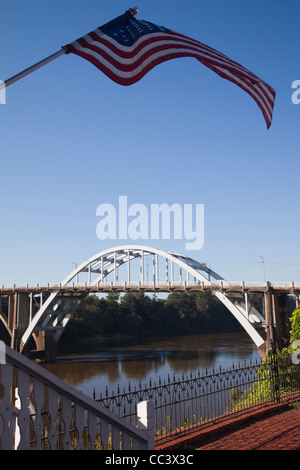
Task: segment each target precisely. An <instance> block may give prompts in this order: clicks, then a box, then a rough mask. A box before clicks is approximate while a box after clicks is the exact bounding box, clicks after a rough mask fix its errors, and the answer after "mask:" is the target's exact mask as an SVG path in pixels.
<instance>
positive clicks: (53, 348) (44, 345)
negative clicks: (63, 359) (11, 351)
mask: <svg viewBox="0 0 300 470" xmlns="http://www.w3.org/2000/svg"><path fill="white" fill-rule="evenodd" d="M34 339H35V343H36V350H34V351H29V354H30V353H31V355H32V356H34V357H37V358H39V359H43V360H44V361H45V362H54V361H55V360H56V352H57V346H58V343H57V341H55V339H54V334H53V331H51V330H46V331H45V330H44V331H39V332H38V333H34Z"/></svg>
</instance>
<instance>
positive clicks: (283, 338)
mask: <svg viewBox="0 0 300 470" xmlns="http://www.w3.org/2000/svg"><path fill="white" fill-rule="evenodd" d="M265 312H266V341H265V353H266V354H267V353H268V352H270V351H274V350H276V349H278V350H279V351H281V350H282V349H283V348H285V347H287V346H288V344H289V339H290V330H291V323H290V316H291V309H290V303H289V297H288V295H287V294H274V293H272V292H270V291H268V292H266V293H265Z"/></svg>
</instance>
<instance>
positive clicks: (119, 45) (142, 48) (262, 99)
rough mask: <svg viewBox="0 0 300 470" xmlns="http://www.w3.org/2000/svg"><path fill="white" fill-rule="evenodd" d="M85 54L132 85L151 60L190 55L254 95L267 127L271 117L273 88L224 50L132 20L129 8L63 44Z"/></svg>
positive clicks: (153, 63) (110, 74)
mask: <svg viewBox="0 0 300 470" xmlns="http://www.w3.org/2000/svg"><path fill="white" fill-rule="evenodd" d="M63 49H64V50H65V52H66V53H67V54H68V53H70V52H71V53H74V54H77V55H79V56H81V57H83V58H84V59H87V60H89V61H90V62H91V63H93V64H94V65H95V66H96V67H97V68H98V69H100V70H101V71H102V72H103V73H105V74H106V75H107V76H108V77H109V78H111V79H112V80H114V81H115V82H117V83H119V84H120V85H132V84H133V83H136V82H137V81H138V80H140V79H141V78H142V77H143V76H144V75H145V74H146V73H147V72H149V70H151V69H152V68H153V67H155V66H156V65H158V64H160V63H162V62H165V61H167V60H170V59H175V58H178V57H194V58H196V59H197V60H199V61H200V62H201V63H202V64H203V65H205V66H206V67H209V68H210V69H211V70H213V71H214V72H216V73H217V74H218V75H220V76H221V77H222V78H226V79H227V80H230V81H231V82H233V83H235V84H236V85H238V86H239V87H240V88H242V89H243V90H244V91H246V92H247V93H248V94H249V95H250V96H252V98H253V99H254V100H255V101H256V103H257V104H258V106H259V107H260V109H261V111H262V113H263V116H264V118H265V121H266V124H267V128H269V127H270V125H271V122H272V114H273V107H274V101H275V91H274V89H273V88H272V87H271V86H269V85H268V84H267V83H265V82H264V81H263V80H261V79H260V78H259V77H257V76H256V75H254V74H253V73H252V72H250V71H249V70H247V69H246V68H244V67H243V66H242V65H240V64H238V63H237V62H234V61H233V60H231V59H230V58H229V57H227V56H226V55H224V54H222V53H221V52H218V51H217V50H215V49H212V48H211V47H209V46H207V45H205V44H203V43H201V42H199V41H196V40H194V39H192V38H189V37H187V36H184V35H182V34H179V33H176V32H174V31H171V30H170V29H168V28H165V27H163V26H157V25H155V24H153V23H150V22H149V21H144V20H137V19H136V18H135V17H134V15H133V13H132V10H128V11H127V12H125V13H124V14H123V15H121V16H119V17H118V18H116V19H114V20H112V21H110V22H109V23H107V24H105V25H104V26H101V27H100V28H97V29H95V30H94V31H91V32H90V33H88V34H86V35H85V36H82V37H81V38H79V39H77V40H76V41H74V42H72V43H70V44H67V45H66V46H64V47H63Z"/></svg>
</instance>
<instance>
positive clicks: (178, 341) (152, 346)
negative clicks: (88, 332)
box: [44, 333, 260, 398]
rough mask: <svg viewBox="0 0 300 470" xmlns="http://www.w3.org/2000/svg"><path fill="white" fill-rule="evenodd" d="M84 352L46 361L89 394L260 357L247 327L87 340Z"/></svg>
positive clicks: (57, 372)
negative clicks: (226, 331) (225, 331)
mask: <svg viewBox="0 0 300 470" xmlns="http://www.w3.org/2000/svg"><path fill="white" fill-rule="evenodd" d="M80 351H81V352H80V353H78V354H72V355H65V356H61V357H58V359H57V362H56V363H55V364H44V367H45V368H47V369H48V370H49V371H51V372H52V373H54V374H56V375H57V376H59V377H60V378H62V379H63V380H65V381H66V382H68V383H69V384H71V385H73V386H74V387H76V388H77V389H79V390H81V391H82V392H84V393H86V394H87V395H89V396H92V395H93V391H94V390H95V391H96V398H97V397H98V396H99V395H100V393H105V390H106V387H108V391H109V392H108V393H109V394H110V393H111V392H112V391H113V390H114V391H116V390H117V386H118V385H119V388H120V390H121V391H122V392H123V389H127V388H128V383H129V382H130V385H131V387H134V386H137V387H138V384H139V382H141V383H142V386H143V388H144V387H145V385H146V386H149V381H150V378H151V380H152V384H154V383H155V382H156V383H158V380H159V377H160V378H161V380H162V381H164V380H167V378H168V375H169V376H171V379H173V375H174V374H175V376H176V378H179V379H181V377H182V375H184V376H187V375H190V374H192V375H195V374H197V373H198V370H200V371H201V372H202V371H205V370H206V369H207V370H212V369H213V368H215V369H216V368H219V367H220V366H221V367H222V368H228V367H230V366H232V364H233V363H234V364H237V363H238V362H244V361H249V360H250V359H252V360H255V359H260V356H259V354H258V352H257V349H256V346H255V344H254V343H253V342H252V341H251V339H250V338H249V337H248V335H247V334H246V333H232V334H207V335H195V336H183V337H176V338H164V339H140V340H138V339H132V338H128V339H122V340H118V341H117V340H110V341H107V342H98V343H96V342H94V343H87V344H84V343H82V344H81V345H80Z"/></svg>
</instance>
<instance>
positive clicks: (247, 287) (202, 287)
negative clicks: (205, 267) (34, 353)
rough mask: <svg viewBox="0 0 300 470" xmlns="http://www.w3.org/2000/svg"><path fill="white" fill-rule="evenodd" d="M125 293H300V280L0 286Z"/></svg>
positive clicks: (8, 291)
mask: <svg viewBox="0 0 300 470" xmlns="http://www.w3.org/2000/svg"><path fill="white" fill-rule="evenodd" d="M111 291H113V292H124V291H133V292H134V291H142V292H173V291H190V292H193V291H194V292H197V291H203V292H206V291H208V292H212V291H214V292H274V293H278V294H280V293H283V294H294V295H300V284H299V283H294V282H291V283H282V284H280V283H270V282H266V283H264V284H256V285H254V284H247V283H246V282H241V283H240V284H228V283H223V282H218V283H214V284H210V285H209V284H204V283H203V282H199V283H196V284H187V283H184V284H172V283H171V282H169V283H168V284H162V285H160V284H157V283H143V284H141V283H138V284H128V283H126V282H124V283H107V284H106V283H103V284H101V283H98V284H96V285H92V284H89V283H84V284H75V283H73V284H71V285H66V286H64V285H61V284H47V285H40V284H36V285H28V284H27V285H24V286H17V285H14V286H9V287H5V286H2V287H1V288H0V295H1V294H2V295H10V294H13V293H21V292H32V293H42V292H66V293H68V292H70V293H73V292H74V293H75V292H78V293H79V292H86V293H101V292H103V293H106V292H111Z"/></svg>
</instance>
